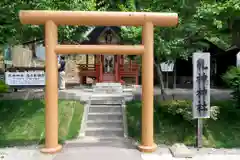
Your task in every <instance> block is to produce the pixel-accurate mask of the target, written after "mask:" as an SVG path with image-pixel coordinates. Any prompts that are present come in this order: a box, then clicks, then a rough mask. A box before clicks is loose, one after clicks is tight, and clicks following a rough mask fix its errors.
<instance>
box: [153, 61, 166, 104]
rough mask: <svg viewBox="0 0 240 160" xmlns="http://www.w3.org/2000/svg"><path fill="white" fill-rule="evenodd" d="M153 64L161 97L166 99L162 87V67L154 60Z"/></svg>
mask: <svg viewBox="0 0 240 160" xmlns="http://www.w3.org/2000/svg"><path fill="white" fill-rule="evenodd" d="M154 66H155V68H156V71H157V76H158V79H159V85H160V90H161V96H162V99H163V100H166V98H165V95H166V93H165V89H164V83H163V74H162V69H161V67H160V65H158V64H157V63H156V62H154Z"/></svg>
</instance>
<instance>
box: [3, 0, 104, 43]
mask: <svg viewBox="0 0 240 160" xmlns="http://www.w3.org/2000/svg"><path fill="white" fill-rule="evenodd" d="M100 9H103V7H101V8H100ZM20 10H81V11H94V10H97V2H96V0H87V1H86V0H64V1H63V0H41V1H39V0H31V1H29V0H12V1H9V0H2V1H1V2H0V12H1V15H0V22H1V26H0V34H1V37H0V44H6V43H10V44H16V43H22V42H26V41H31V40H34V39H43V36H44V32H43V31H44V29H43V26H38V25H36V26H35V25H22V24H21V23H20V21H19V16H18V13H19V11H20ZM86 30H87V27H75V26H61V27H59V40H60V41H62V42H63V41H71V42H72V41H76V42H78V41H79V40H81V39H82V34H83V33H84V32H85V31H86Z"/></svg>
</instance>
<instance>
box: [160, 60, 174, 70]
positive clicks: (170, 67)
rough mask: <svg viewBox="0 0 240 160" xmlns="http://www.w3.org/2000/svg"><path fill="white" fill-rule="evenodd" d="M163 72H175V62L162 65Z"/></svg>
mask: <svg viewBox="0 0 240 160" xmlns="http://www.w3.org/2000/svg"><path fill="white" fill-rule="evenodd" d="M160 66H161V69H162V71H163V72H173V67H174V62H163V63H160Z"/></svg>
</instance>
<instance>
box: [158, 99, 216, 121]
mask: <svg viewBox="0 0 240 160" xmlns="http://www.w3.org/2000/svg"><path fill="white" fill-rule="evenodd" d="M159 107H160V108H161V110H162V111H163V112H167V113H170V114H172V115H173V116H175V115H179V116H182V118H183V119H184V120H186V121H189V122H193V121H192V120H193V115H192V101H190V100H171V101H165V102H161V103H160V104H159ZM210 112H211V113H210V114H211V119H213V120H216V119H217V117H218V114H219V106H211V111H210Z"/></svg>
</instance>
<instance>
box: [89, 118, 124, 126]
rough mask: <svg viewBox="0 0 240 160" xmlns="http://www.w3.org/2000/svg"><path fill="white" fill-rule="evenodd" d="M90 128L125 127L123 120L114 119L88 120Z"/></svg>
mask: <svg viewBox="0 0 240 160" xmlns="http://www.w3.org/2000/svg"><path fill="white" fill-rule="evenodd" d="M87 127H88V128H97V127H99V128H123V121H122V120H114V121H87Z"/></svg>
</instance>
